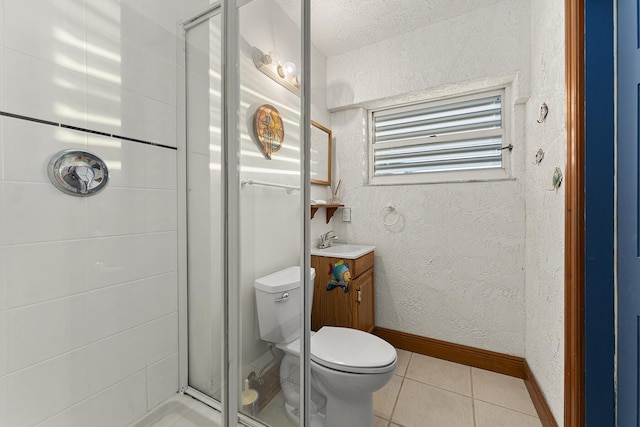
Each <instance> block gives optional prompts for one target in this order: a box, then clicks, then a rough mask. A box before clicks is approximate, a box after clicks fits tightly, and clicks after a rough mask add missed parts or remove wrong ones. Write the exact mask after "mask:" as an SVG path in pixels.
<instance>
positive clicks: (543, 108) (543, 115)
mask: <svg viewBox="0 0 640 427" xmlns="http://www.w3.org/2000/svg"><path fill="white" fill-rule="evenodd" d="M547 114H549V107H548V106H547V104H546V103H544V102H543V103H542V104H540V117H539V118H538V120H536V121H537V122H538V123H542V122H544V121H545V120H546V119H547Z"/></svg>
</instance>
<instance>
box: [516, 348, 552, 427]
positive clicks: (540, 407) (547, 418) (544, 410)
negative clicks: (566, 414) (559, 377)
mask: <svg viewBox="0 0 640 427" xmlns="http://www.w3.org/2000/svg"><path fill="white" fill-rule="evenodd" d="M524 384H525V385H526V386H527V391H529V396H531V401H532V402H533V406H535V408H536V412H537V413H538V418H540V423H541V424H542V425H543V426H544V427H558V423H557V422H556V419H555V418H554V417H553V414H552V413H551V408H549V405H548V404H547V401H546V399H545V398H544V395H543V394H542V390H541V389H540V386H539V385H538V382H537V381H536V377H535V376H534V375H533V372H531V368H529V364H528V363H527V361H526V360H525V361H524Z"/></svg>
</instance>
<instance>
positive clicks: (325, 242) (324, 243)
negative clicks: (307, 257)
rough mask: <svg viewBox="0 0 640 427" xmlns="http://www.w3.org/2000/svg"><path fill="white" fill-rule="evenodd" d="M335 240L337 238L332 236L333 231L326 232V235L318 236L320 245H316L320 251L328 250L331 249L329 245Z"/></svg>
mask: <svg viewBox="0 0 640 427" xmlns="http://www.w3.org/2000/svg"><path fill="white" fill-rule="evenodd" d="M337 239H338V236H336V235H335V234H333V230H330V231H327V232H326V233H324V234H321V235H320V244H319V245H318V247H319V248H320V249H326V248H329V247H331V243H333V241H334V240H337Z"/></svg>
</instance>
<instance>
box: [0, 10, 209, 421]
mask: <svg viewBox="0 0 640 427" xmlns="http://www.w3.org/2000/svg"><path fill="white" fill-rule="evenodd" d="M195 3H197V2H194V1H188V2H181V3H180V4H178V3H177V2H174V1H171V0H160V1H157V0H153V1H151V0H143V1H137V0H122V1H118V0H105V1H101V2H91V1H85V0H62V1H45V0H38V1H31V2H21V1H17V0H3V1H0V18H3V19H2V22H3V25H2V27H1V31H0V33H1V35H0V38H1V43H0V44H1V47H2V49H1V53H0V81H1V82H2V88H1V90H0V107H1V109H2V110H3V111H8V112H11V113H15V114H22V115H27V116H32V117H35V118H38V119H44V120H50V121H54V122H62V123H67V124H72V125H76V126H81V127H84V128H90V129H94V130H99V131H103V132H112V133H115V134H118V135H123V136H126V137H132V138H139V139H144V140H149V141H154V142H159V143H162V144H166V145H169V146H175V145H176V76H177V67H176V43H177V40H176V34H175V33H176V23H177V21H178V19H179V17H181V16H187V15H188V12H187V9H189V8H193V10H197V9H200V8H201V7H202V4H195ZM200 3H202V2H200ZM204 4H205V5H206V2H204ZM0 130H1V132H2V133H1V137H0V425H3V426H16V427H18V426H29V425H35V424H37V423H38V425H41V426H52V425H65V426H69V425H95V426H124V425H128V424H129V423H130V422H132V421H134V420H135V419H136V418H138V417H140V416H142V415H144V414H145V413H146V412H147V410H149V409H151V408H153V407H154V406H156V405H157V404H158V403H159V402H161V401H162V400H163V399H164V398H166V397H168V396H170V395H171V394H173V393H175V392H176V390H177V388H178V353H177V351H178V332H177V331H178V321H177V271H176V269H177V265H176V253H177V232H176V229H177V225H176V192H177V190H176V152H175V151H173V150H168V149H164V148H159V147H152V146H145V145H140V144H136V143H133V142H129V141H124V140H119V139H113V138H106V137H101V136H97V135H89V134H86V133H79V132H74V131H70V130H64V129H60V128H56V127H53V126H47V125H43V124H37V123H33V122H26V121H22V120H17V119H13V118H2V119H1V120H0ZM68 148H79V149H88V150H89V151H92V152H94V153H96V154H98V155H99V156H101V157H102V158H104V159H105V160H106V162H107V165H108V166H109V167H110V172H111V178H112V179H111V182H110V184H109V186H108V187H107V188H106V189H105V190H104V191H103V192H102V193H100V194H98V195H95V196H92V197H89V198H79V197H72V196H69V195H65V194H63V193H62V192H60V191H58V190H57V189H55V188H54V187H53V186H52V185H51V184H50V183H49V180H48V177H47V174H46V164H47V162H48V160H49V158H50V157H51V156H52V155H53V154H54V153H56V152H57V151H59V150H62V149H68Z"/></svg>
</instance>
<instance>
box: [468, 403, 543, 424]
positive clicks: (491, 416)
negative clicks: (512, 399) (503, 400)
mask: <svg viewBox="0 0 640 427" xmlns="http://www.w3.org/2000/svg"><path fill="white" fill-rule="evenodd" d="M474 404H475V412H476V427H513V426H518V427H542V424H541V423H540V420H539V419H538V417H532V416H531V415H527V414H523V413H521V412H516V411H512V410H511V409H507V408H502V407H500V406H496V405H492V404H491V403H486V402H482V401H480V400H476V401H474Z"/></svg>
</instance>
